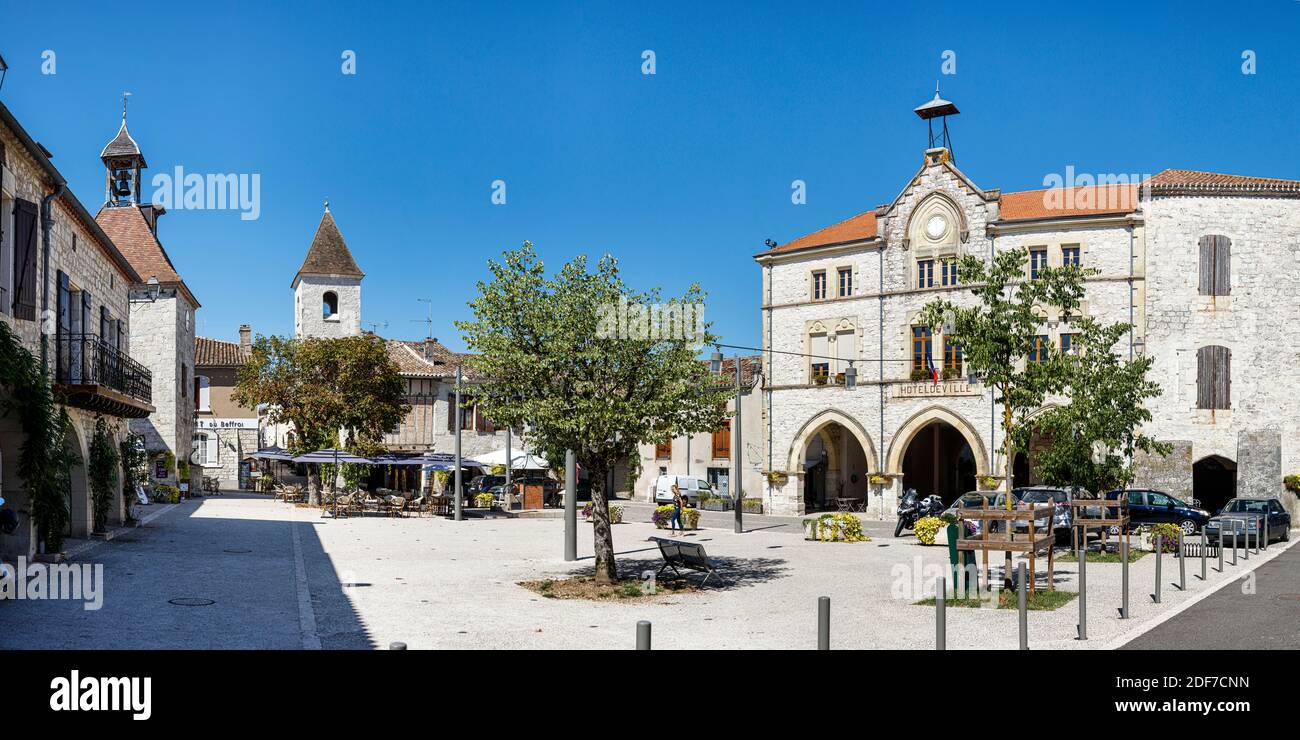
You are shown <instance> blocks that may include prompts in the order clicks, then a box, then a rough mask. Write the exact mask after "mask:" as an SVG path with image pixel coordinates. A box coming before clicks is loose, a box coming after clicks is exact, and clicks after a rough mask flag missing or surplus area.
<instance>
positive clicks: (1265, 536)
mask: <svg viewBox="0 0 1300 740" xmlns="http://www.w3.org/2000/svg"><path fill="white" fill-rule="evenodd" d="M1261 521H1262V522H1263V526H1262V527H1261V529H1263V530H1264V549H1265V550H1267V549H1268V530H1269V526H1268V514H1265V515H1264V518H1263V519H1262V520H1261Z"/></svg>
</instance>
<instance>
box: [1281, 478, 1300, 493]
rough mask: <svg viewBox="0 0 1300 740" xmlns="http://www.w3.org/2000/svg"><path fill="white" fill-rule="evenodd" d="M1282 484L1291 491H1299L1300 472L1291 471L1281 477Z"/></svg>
mask: <svg viewBox="0 0 1300 740" xmlns="http://www.w3.org/2000/svg"><path fill="white" fill-rule="evenodd" d="M1282 485H1284V486H1286V490H1288V491H1291V492H1292V493H1300V473H1292V474H1291V475H1288V476H1287V477H1285V478H1283V479H1282Z"/></svg>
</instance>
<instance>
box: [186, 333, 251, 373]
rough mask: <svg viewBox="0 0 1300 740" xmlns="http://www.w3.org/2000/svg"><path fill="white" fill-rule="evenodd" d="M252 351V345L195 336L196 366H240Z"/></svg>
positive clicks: (246, 360)
mask: <svg viewBox="0 0 1300 740" xmlns="http://www.w3.org/2000/svg"><path fill="white" fill-rule="evenodd" d="M251 353H252V352H251V348H250V347H244V346H242V345H240V344H239V343H238V342H223V341H221V340H219V339H208V338H207V337H194V366H195V367H239V366H241V365H243V364H244V363H245V362H248V357H249V355H250V354H251Z"/></svg>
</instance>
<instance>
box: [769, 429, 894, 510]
mask: <svg viewBox="0 0 1300 740" xmlns="http://www.w3.org/2000/svg"><path fill="white" fill-rule="evenodd" d="M791 457H792V460H791V465H790V469H791V470H796V471H801V472H802V473H803V480H802V486H803V490H802V491H800V492H799V494H800V495H801V497H802V504H803V510H804V511H805V512H810V511H820V510H827V509H837V508H839V506H838V502H837V501H836V499H853V500H854V508H865V506H866V504H867V502H868V495H869V493H870V485H869V483H868V481H867V478H868V476H870V475H871V474H872V473H874V472H876V453H875V450H874V448H872V446H871V440H870V438H868V437H867V436H866V434H865V432H864V431H863V430H862V429H861V427H860V426H859V425H858V424H857V423H856V422H854V421H853V420H852V419H851V418H849V417H847V416H845V415H844V414H842V413H840V412H838V411H823V412H822V413H820V414H818V415H817V416H815V417H813V418H812V419H811V420H809V422H808V423H807V424H805V425H804V427H803V429H802V430H800V433H799V434H798V435H796V437H795V441H794V445H793V446H792V450H791Z"/></svg>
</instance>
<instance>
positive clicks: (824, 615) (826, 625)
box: [817, 596, 831, 650]
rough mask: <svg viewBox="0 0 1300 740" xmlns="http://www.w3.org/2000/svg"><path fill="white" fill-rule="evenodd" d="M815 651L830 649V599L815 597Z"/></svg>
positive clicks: (827, 597)
mask: <svg viewBox="0 0 1300 740" xmlns="http://www.w3.org/2000/svg"><path fill="white" fill-rule="evenodd" d="M817 649H818V650H830V649H831V597H829V596H818V597H817Z"/></svg>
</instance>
